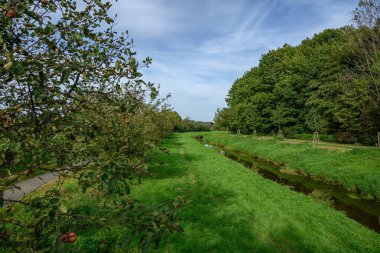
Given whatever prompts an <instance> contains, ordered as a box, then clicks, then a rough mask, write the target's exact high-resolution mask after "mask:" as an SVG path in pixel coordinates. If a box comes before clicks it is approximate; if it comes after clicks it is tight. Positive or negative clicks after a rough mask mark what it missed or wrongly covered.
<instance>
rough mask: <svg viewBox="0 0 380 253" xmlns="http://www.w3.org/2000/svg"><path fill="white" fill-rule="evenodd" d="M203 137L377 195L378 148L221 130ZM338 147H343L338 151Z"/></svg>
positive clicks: (379, 176)
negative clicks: (227, 132)
mask: <svg viewBox="0 0 380 253" xmlns="http://www.w3.org/2000/svg"><path fill="white" fill-rule="evenodd" d="M204 137H205V140H206V141H208V142H211V143H217V144H219V145H222V146H228V147H230V148H232V149H235V150H240V151H244V152H247V153H249V154H253V155H255V156H257V157H260V158H263V159H267V160H269V161H273V162H275V163H279V164H285V167H286V168H289V169H294V170H297V171H301V172H303V173H306V174H307V175H310V176H313V177H315V178H318V179H322V180H324V181H328V182H331V183H334V184H338V185H342V186H343V187H345V188H346V189H347V190H349V191H353V192H358V193H361V194H363V195H367V194H368V195H371V196H377V197H379V196H380V149H378V148H369V147H367V148H363V147H358V148H355V147H353V146H349V145H338V144H326V143H324V144H321V145H318V146H313V145H312V144H311V143H309V142H300V141H295V140H293V142H289V141H287V140H286V141H284V140H276V139H274V138H269V137H266V138H255V139H253V138H252V136H243V135H230V134H226V133H222V132H211V133H205V134H204ZM342 149H345V151H344V152H342Z"/></svg>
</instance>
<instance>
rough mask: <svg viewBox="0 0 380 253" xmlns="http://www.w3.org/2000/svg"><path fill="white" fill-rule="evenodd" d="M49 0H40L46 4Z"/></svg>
mask: <svg viewBox="0 0 380 253" xmlns="http://www.w3.org/2000/svg"><path fill="white" fill-rule="evenodd" d="M48 2H49V1H48V0H41V4H44V5H45V4H47V3H48Z"/></svg>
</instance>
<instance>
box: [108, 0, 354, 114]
mask: <svg viewBox="0 0 380 253" xmlns="http://www.w3.org/2000/svg"><path fill="white" fill-rule="evenodd" d="M355 5H356V0H338V1H333V0H319V1H308V0H284V1H282V0H281V1H280V0H278V1H269V0H255V1H254V0H236V1H229V0H194V1H188V0H177V1H170V0H119V2H118V3H117V4H116V5H115V6H114V8H113V10H114V11H115V12H116V13H118V19H117V22H118V23H119V27H121V28H122V29H128V30H130V32H131V36H132V37H133V38H136V40H135V41H136V50H137V52H138V55H139V56H151V57H152V58H153V64H152V66H151V68H149V69H146V70H144V74H145V79H146V80H148V81H152V82H155V83H160V84H161V93H162V94H164V95H165V94H166V93H171V94H172V98H171V100H170V102H171V104H172V105H173V106H174V107H175V109H176V110H177V111H178V112H179V113H180V114H181V115H182V116H183V117H185V116H190V117H191V118H193V119H196V120H205V121H209V120H212V118H213V116H214V113H215V111H216V108H217V107H222V106H224V105H225V102H224V99H225V97H226V94H227V92H228V90H229V88H230V87H231V85H232V83H233V82H234V80H236V79H237V78H239V77H241V76H242V75H243V73H244V72H246V71H248V70H249V69H250V68H251V67H253V66H255V65H256V64H257V63H258V61H259V59H260V56H261V54H263V53H266V52H267V51H268V50H269V49H275V48H277V47H279V46H282V45H283V44H284V43H289V44H292V45H295V44H298V43H300V42H301V40H303V39H305V38H306V37H307V36H309V37H311V36H312V35H313V34H315V33H318V32H321V31H322V30H324V29H325V28H330V27H340V26H343V25H346V24H348V23H349V19H350V11H351V10H352V9H353V8H354V7H355ZM301 6H302V8H305V9H304V10H303V9H302V8H301Z"/></svg>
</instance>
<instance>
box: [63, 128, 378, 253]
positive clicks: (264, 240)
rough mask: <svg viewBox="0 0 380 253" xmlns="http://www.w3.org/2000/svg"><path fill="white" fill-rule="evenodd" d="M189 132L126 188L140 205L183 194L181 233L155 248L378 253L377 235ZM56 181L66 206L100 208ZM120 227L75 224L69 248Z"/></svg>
mask: <svg viewBox="0 0 380 253" xmlns="http://www.w3.org/2000/svg"><path fill="white" fill-rule="evenodd" d="M194 135H196V134H195V133H183V134H174V135H172V136H171V137H170V138H168V139H167V140H166V141H165V143H163V147H165V148H168V149H169V150H170V153H169V154H166V153H159V154H158V155H157V156H155V157H154V159H152V160H151V161H150V170H151V172H152V174H153V177H152V178H146V179H144V180H143V183H142V184H141V185H136V186H134V187H133V189H132V194H133V196H134V197H137V198H138V199H139V200H140V201H141V202H144V203H147V204H157V203H161V202H166V201H172V200H173V199H174V198H175V197H176V196H179V195H180V196H184V197H185V198H186V199H187V200H190V201H191V202H190V203H189V204H188V205H187V206H185V207H183V208H182V209H180V212H179V216H180V218H181V224H182V226H183V228H184V233H173V234H171V235H169V236H168V237H167V238H166V239H164V241H162V243H161V245H160V248H159V250H158V251H159V252H196V253H198V252H380V235H379V234H377V233H375V232H373V231H371V230H369V229H367V228H365V227H363V226H362V225H360V224H359V223H357V222H355V221H353V220H351V219H349V218H347V217H346V216H345V215H344V214H343V213H341V212H337V211H335V210H334V209H332V208H331V207H329V206H328V205H327V204H323V203H320V202H318V201H316V200H313V198H311V197H309V196H306V195H303V194H300V193H297V192H293V191H291V190H290V189H288V188H287V187H285V186H281V185H278V184H276V183H274V182H272V181H270V180H267V179H264V178H262V177H261V176H260V175H258V174H256V173H253V172H252V171H250V170H248V169H246V168H245V167H243V166H242V165H240V164H238V163H236V162H233V161H231V160H229V159H228V158H226V157H224V156H223V155H220V154H218V153H217V152H216V151H215V150H213V149H208V148H205V147H204V146H203V145H201V144H199V143H198V142H197V141H195V140H194V139H193V138H192V136H194ZM213 136H214V135H213ZM215 136H216V135H215ZM64 187H65V188H64V189H65V192H66V195H67V196H69V197H70V202H69V203H71V204H70V205H71V206H69V207H76V208H78V209H79V208H81V209H83V210H85V211H86V212H89V213H91V214H93V213H99V214H100V212H101V211H100V210H93V209H91V208H89V207H90V206H91V205H93V203H95V202H96V201H97V200H96V199H95V198H91V197H90V196H89V195H82V194H81V193H79V192H78V188H77V186H76V184H75V181H70V183H68V184H66V185H65V186H64ZM108 229H110V230H108ZM121 232H125V230H123V227H120V226H115V227H114V226H112V225H111V224H110V225H109V227H108V228H107V229H104V228H103V229H100V228H97V227H90V228H87V229H84V230H78V231H77V234H78V237H79V239H78V242H77V243H76V244H75V245H71V246H70V247H75V248H76V249H77V252H83V251H87V252H95V251H94V248H95V246H96V245H97V242H98V241H101V240H105V241H108V242H112V241H113V240H114V239H115V238H116V237H117V236H118V233H121ZM72 249H74V248H72Z"/></svg>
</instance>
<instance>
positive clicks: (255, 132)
mask: <svg viewBox="0 0 380 253" xmlns="http://www.w3.org/2000/svg"><path fill="white" fill-rule="evenodd" d="M255 137H257V131H256V129H254V130H253V138H255Z"/></svg>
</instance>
